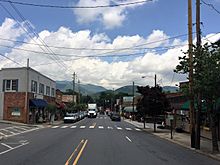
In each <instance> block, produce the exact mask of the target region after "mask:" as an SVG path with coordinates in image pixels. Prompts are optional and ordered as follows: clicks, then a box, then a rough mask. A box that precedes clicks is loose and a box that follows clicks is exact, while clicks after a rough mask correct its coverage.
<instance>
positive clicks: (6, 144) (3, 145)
mask: <svg viewBox="0 0 220 165" xmlns="http://www.w3.org/2000/svg"><path fill="white" fill-rule="evenodd" d="M1 145H3V146H5V147H7V148H10V149H13V147H11V146H9V145H7V144H5V143H1Z"/></svg>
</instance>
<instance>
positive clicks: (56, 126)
mask: <svg viewBox="0 0 220 165" xmlns="http://www.w3.org/2000/svg"><path fill="white" fill-rule="evenodd" d="M58 127H59V126H58V125H55V126H53V127H51V128H58Z"/></svg>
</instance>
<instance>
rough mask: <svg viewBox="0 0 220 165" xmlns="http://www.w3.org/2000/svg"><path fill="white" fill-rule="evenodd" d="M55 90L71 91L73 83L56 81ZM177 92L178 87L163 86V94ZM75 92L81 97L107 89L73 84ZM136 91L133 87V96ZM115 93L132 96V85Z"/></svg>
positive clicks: (92, 85) (135, 87)
mask: <svg viewBox="0 0 220 165" xmlns="http://www.w3.org/2000/svg"><path fill="white" fill-rule="evenodd" d="M56 88H57V89H59V90H61V91H62V92H66V91H67V90H68V89H73V83H72V82H71V81H56ZM177 90H178V87H173V86H164V87H163V91H164V92H170V93H174V92H176V91H177ZM75 91H76V92H79V91H80V93H81V94H82V95H94V94H97V93H100V92H104V91H109V90H108V89H106V88H104V87H102V86H98V85H94V84H77V83H76V84H75ZM136 91H137V86H134V92H135V95H138V93H137V92H136ZM114 92H115V93H120V92H121V93H128V94H129V95H132V94H133V86H132V85H127V86H123V87H120V88H118V89H116V90H115V91H114Z"/></svg>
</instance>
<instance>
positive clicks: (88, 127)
mask: <svg viewBox="0 0 220 165" xmlns="http://www.w3.org/2000/svg"><path fill="white" fill-rule="evenodd" d="M51 128H52V129H68V128H69V129H77V128H79V129H107V130H126V131H142V130H141V129H139V128H130V127H125V128H122V127H119V126H102V125H97V126H95V125H90V126H85V125H80V126H77V125H70V126H68V125H60V126H59V125H55V126H52V127H51Z"/></svg>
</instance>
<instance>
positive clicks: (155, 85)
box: [154, 74, 157, 132]
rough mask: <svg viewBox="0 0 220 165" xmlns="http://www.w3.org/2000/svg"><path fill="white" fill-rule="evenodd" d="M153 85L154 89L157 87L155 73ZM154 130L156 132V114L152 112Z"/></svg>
mask: <svg viewBox="0 0 220 165" xmlns="http://www.w3.org/2000/svg"><path fill="white" fill-rule="evenodd" d="M154 87H155V90H156V87H157V75H156V74H155V75H154ZM154 132H156V115H155V114H154Z"/></svg>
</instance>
